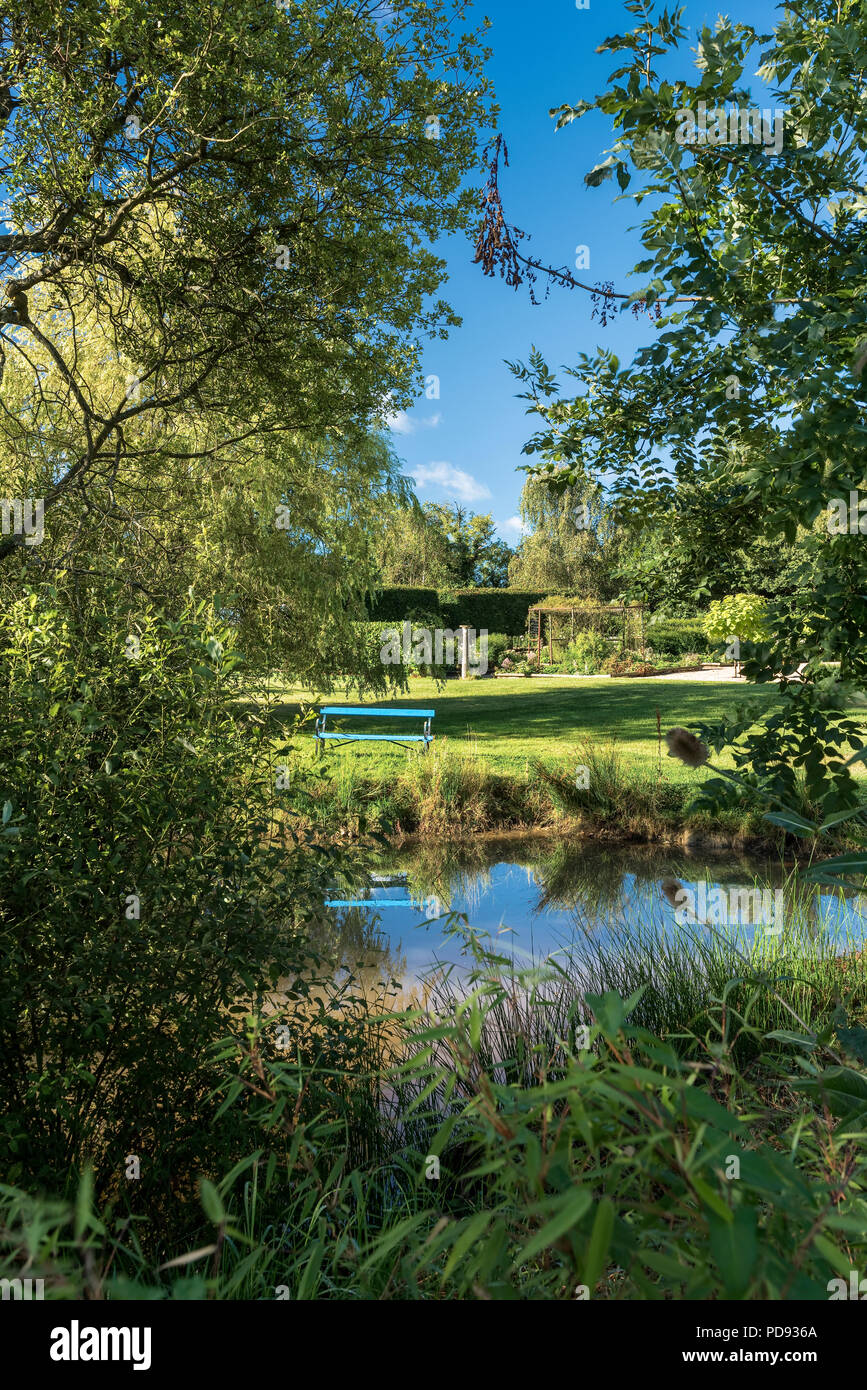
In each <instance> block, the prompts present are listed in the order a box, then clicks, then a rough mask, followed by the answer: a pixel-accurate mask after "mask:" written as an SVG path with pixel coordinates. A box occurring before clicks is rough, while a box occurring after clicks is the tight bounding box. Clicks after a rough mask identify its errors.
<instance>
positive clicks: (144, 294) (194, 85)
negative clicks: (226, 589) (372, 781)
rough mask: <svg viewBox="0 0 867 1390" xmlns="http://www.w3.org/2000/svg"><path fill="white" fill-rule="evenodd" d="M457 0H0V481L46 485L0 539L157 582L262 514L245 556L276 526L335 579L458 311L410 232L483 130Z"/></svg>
mask: <svg viewBox="0 0 867 1390" xmlns="http://www.w3.org/2000/svg"><path fill="white" fill-rule="evenodd" d="M461 10H462V6H461V5H460V4H456V5H451V4H449V3H447V0H425V2H424V3H412V4H409V3H403V0H395V3H394V4H392V5H390V6H388V7H381V8H380V7H378V6H377V5H374V4H370V3H357V4H350V5H343V4H340V5H338V4H330V3H313V0H300V3H293V0H281V3H279V4H278V3H273V0H242V2H241V3H235V4H232V5H229V4H223V5H220V6H218V7H216V8H213V7H212V8H210V9H205V10H204V11H203V9H202V7H201V5H199V4H193V3H191V0H167V4H166V5H164V6H162V7H161V8H160V17H159V18H155V17H154V15H153V12H152V10H149V9H148V7H147V6H146V5H145V4H144V3H143V0H110V3H100V2H99V0H83V3H80V4H77V5H75V6H70V5H68V4H65V3H60V2H59V0H46V3H44V4H40V5H39V6H36V5H33V4H32V3H16V2H15V0H13V3H11V4H10V5H8V6H6V7H5V13H4V17H3V19H2V21H0V117H2V119H3V122H4V138H3V145H2V154H0V180H2V184H3V186H4V190H5V194H6V203H7V205H6V208H5V210H4V216H5V226H4V230H3V233H2V235H0V257H2V264H3V278H4V281H5V289H4V292H3V307H2V308H0V366H2V367H3V369H4V380H3V387H2V392H3V394H2V409H0V494H5V495H6V496H8V497H10V498H22V497H23V498H28V497H42V498H44V507H45V521H44V527H45V533H44V539H43V541H42V543H41V544H40V545H38V546H35V545H32V544H31V545H28V544H27V537H26V536H24V535H22V534H5V535H4V536H3V537H2V538H0V558H3V559H5V560H6V561H7V562H8V561H9V560H10V558H11V557H12V556H13V555H17V557H18V558H19V559H23V562H24V563H25V565H26V566H27V567H29V568H33V569H36V570H37V571H38V570H40V569H41V570H43V571H44V570H46V569H48V570H52V571H54V572H56V571H57V570H58V569H59V568H60V569H64V570H65V571H66V572H69V573H76V572H77V573H86V572H87V571H89V570H92V569H93V568H94V566H96V568H97V569H98V568H99V567H100V556H101V554H103V552H104V551H105V550H106V548H108V549H110V550H111V552H112V556H113V558H112V560H111V562H110V564H109V566H108V567H109V568H111V567H112V566H114V565H115V564H116V561H117V553H116V552H117V549H118V547H120V549H121V550H123V549H124V547H126V552H125V560H124V562H125V563H126V564H127V567H128V569H131V571H132V572H134V573H135V576H136V578H137V580H138V582H140V583H141V584H142V585H143V586H144V587H145V588H147V589H148V590H150V589H156V590H157V591H160V590H161V588H162V585H163V583H164V581H166V580H167V577H168V575H169V572H170V569H171V564H172V558H173V557H174V559H175V560H176V561H177V568H178V573H179V575H180V576H185V575H186V573H187V570H188V563H187V562H188V560H189V555H187V557H186V559H185V557H184V555H183V553H182V552H183V551H184V549H185V547H187V545H188V541H189V536H190V534H191V532H192V531H193V530H194V529H195V527H196V526H198V527H199V529H200V530H201V529H202V528H205V529H206V530H207V528H208V527H209V526H211V530H210V538H209V540H207V541H206V542H203V543H202V544H201V545H200V546H199V547H198V548H197V549H198V553H200V554H204V553H205V552H207V551H209V552H210V554H211V555H212V557H213V556H214V555H215V554H216V546H217V543H218V542H219V544H220V545H221V546H231V547H234V549H235V558H236V560H238V561H240V558H241V557H242V556H243V554H244V553H245V552H251V550H252V547H253V546H254V545H259V544H260V542H261V540H262V536H263V535H264V534H265V533H266V532H268V533H269V534H270V540H269V541H268V542H267V543H265V544H264V550H263V555H270V557H271V560H272V561H273V560H274V556H275V553H276V554H282V553H283V552H280V551H279V549H278V547H279V546H280V545H281V544H283V549H284V552H285V542H286V538H287V525H286V517H287V515H288V516H289V517H290V518H291V525H290V526H289V527H288V530H289V531H290V532H291V534H293V535H294V536H295V537H296V540H297V543H296V544H295V545H294V551H293V553H294V559H295V562H296V570H297V573H296V581H295V582H296V583H297V584H298V585H299V586H300V589H301V590H302V591H304V590H305V588H306V590H307V591H309V588H310V584H311V583H312V579H311V578H310V575H308V574H307V571H305V573H304V574H302V572H301V568H302V567H301V558H302V551H303V549H304V548H305V546H306V549H307V551H308V556H307V564H308V569H309V571H310V572H311V574H313V575H318V576H319V578H320V580H321V581H322V582H323V583H324V581H325V579H326V578H327V577H328V570H329V564H330V565H331V567H332V569H333V568H335V567H336V564H337V555H338V551H339V547H340V545H344V544H345V545H346V546H347V547H348V562H347V565H346V567H345V569H344V571H343V572H344V574H347V573H349V571H350V570H351V569H352V568H353V565H354V562H355V561H356V560H357V559H358V542H357V537H358V527H359V524H362V525H363V524H364V523H365V520H366V516H367V511H369V510H371V509H372V506H373V504H374V503H375V501H376V498H377V495H378V492H379V491H381V489H382V488H383V487H384V486H386V484H387V479H388V478H389V477H393V472H394V470H393V469H392V467H391V464H390V463H389V462H387V461H385V460H384V456H383V454H382V450H381V448H380V447H379V446H377V445H376V444H375V442H372V443H370V444H369V446H368V445H366V444H365V443H364V441H369V440H370V439H371V427H372V426H373V427H374V439H375V426H376V422H377V421H378V420H380V419H381V418H382V417H383V416H384V414H385V413H387V411H389V410H394V409H395V408H398V407H400V406H401V405H406V404H408V403H409V401H410V399H411V397H412V396H413V394H414V392H415V388H416V385H417V373H418V354H419V349H420V345H421V342H422V340H423V338H424V337H425V336H427V335H431V334H441V335H444V334H445V333H446V332H447V330H448V327H449V325H450V324H453V323H454V322H456V320H455V317H454V315H453V314H452V312H451V310H450V309H449V308H448V306H447V305H445V304H444V303H443V302H442V301H441V300H439V299H437V298H436V295H437V291H438V289H439V286H440V283H441V281H442V279H443V274H444V266H443V263H442V261H441V260H440V259H439V258H437V257H436V256H435V255H434V254H433V252H432V250H431V249H430V245H431V243H432V241H433V239H435V238H436V237H438V236H439V235H441V234H443V233H448V232H452V231H457V230H461V229H465V228H466V227H467V226H468V225H469V219H470V218H471V216H472V203H473V199H472V193H471V191H470V190H469V189H467V188H466V187H465V176H466V175H467V173H468V172H469V171H471V170H472V169H473V167H474V165H475V163H476V158H477V156H476V147H477V139H478V131H479V129H480V128H483V127H484V125H485V124H486V123H487V122H488V120H489V115H488V102H489V95H488V84H487V81H486V79H485V77H484V74H483V62H484V58H485V52H484V50H483V48H482V47H481V45H480V41H479V37H478V35H474V34H460V33H456V32H455V23H456V21H458V20H460V17H461ZM375 454H377V455H378V458H379V463H378V464H377V465H375V466H372V463H371V460H372V459H373V456H374V455H375ZM354 455H355V456H356V457H357V464H356V465H354V464H353V456H354ZM338 458H339V460H340V463H339V466H337V467H335V466H334V462H335V460H336V459H338ZM353 469H354V472H353ZM350 498H351V502H350V500H349V499H350ZM229 502H231V507H229V508H228V510H227V506H228V503H229ZM332 503H333V509H332V511H329V507H330V506H331V504H332ZM214 508H215V517H214V521H213V525H211V517H212V513H213V511H214ZM280 508H282V510H279V509H280ZM287 509H288V510H287ZM341 515H342V516H343V517H344V519H346V521H347V524H346V525H345V526H344V527H343V528H342V533H341V537H340V540H339V541H338V540H337V531H338V529H340V528H339V527H338V525H337V521H338V519H339V518H340V516H341ZM254 518H255V525H253V519H254ZM281 519H282V526H281ZM252 530H255V531H257V532H258V533H259V534H258V535H257V537H256V539H255V540H254V538H253V536H252V535H251V531H252ZM325 531H327V532H328V533H329V537H330V539H328V538H326V539H323V532H325ZM302 536H303V537H306V540H305V542H304V544H303V545H302V543H301V541H300V539H297V538H301V537H302ZM323 557H326V560H327V563H323ZM225 563H226V566H227V568H231V567H232V563H233V561H232V558H231V557H230V556H226V557H225ZM256 563H257V564H258V565H259V568H260V571H261V568H262V564H263V563H264V561H263V560H262V558H261V557H260V559H259V560H258V561H257V562H256ZM279 568H280V567H279V564H278V565H276V566H275V569H274V571H273V574H274V577H275V578H276V576H277V574H278V572H279ZM365 578H366V575H365V573H364V571H363V566H362V567H360V569H359V587H360V588H363V587H364V581H365ZM345 597H346V592H345V591H344V592H338V594H337V595H336V598H335V602H336V603H337V604H338V606H339V605H340V603H341V602H342V601H343V600H344V599H345Z"/></svg>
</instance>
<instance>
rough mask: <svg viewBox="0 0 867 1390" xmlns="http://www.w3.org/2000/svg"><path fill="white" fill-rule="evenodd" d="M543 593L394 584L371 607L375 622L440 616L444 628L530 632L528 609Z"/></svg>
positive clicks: (371, 603) (509, 632) (372, 601)
mask: <svg viewBox="0 0 867 1390" xmlns="http://www.w3.org/2000/svg"><path fill="white" fill-rule="evenodd" d="M543 597H544V592H543V591H542V590H538V589H440V590H439V591H437V590H436V589H415V588H411V587H410V586H408V585H395V586H393V587H391V588H388V589H383V590H382V592H381V593H380V594H378V595H377V596H376V598H375V599H373V600H371V602H370V603H369V605H368V614H369V616H370V619H371V621H372V622H385V623H402V622H404V621H405V619H407V618H409V619H413V618H414V617H415V615H416V614H417V613H418V614H421V613H424V614H431V613H438V614H439V616H440V619H441V623H442V626H443V627H444V628H450V629H452V630H454V629H455V628H457V627H459V626H460V624H461V623H467V624H468V626H469V627H473V628H475V629H476V631H477V632H479V631H480V630H481V629H483V628H487V630H488V632H505V633H508V634H510V635H511V636H516V635H517V634H518V633H521V632H526V630H527V610H528V608H529V607H530V605H531V604H533V603H538V602H539V600H540V598H543Z"/></svg>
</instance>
